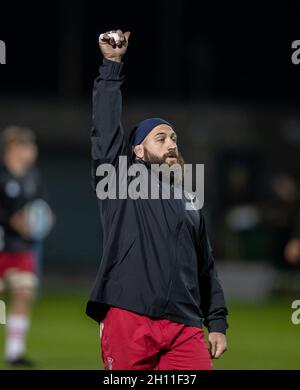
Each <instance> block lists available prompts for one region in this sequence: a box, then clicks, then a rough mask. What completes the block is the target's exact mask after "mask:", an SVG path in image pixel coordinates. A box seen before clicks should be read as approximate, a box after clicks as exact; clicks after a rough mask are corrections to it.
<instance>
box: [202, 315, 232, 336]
mask: <svg viewBox="0 0 300 390" xmlns="http://www.w3.org/2000/svg"><path fill="white" fill-rule="evenodd" d="M227 328H228V324H227V321H226V320H225V319H222V318H221V319H218V320H211V321H209V323H208V324H207V329H208V331H209V333H211V332H219V333H223V334H226V329H227Z"/></svg>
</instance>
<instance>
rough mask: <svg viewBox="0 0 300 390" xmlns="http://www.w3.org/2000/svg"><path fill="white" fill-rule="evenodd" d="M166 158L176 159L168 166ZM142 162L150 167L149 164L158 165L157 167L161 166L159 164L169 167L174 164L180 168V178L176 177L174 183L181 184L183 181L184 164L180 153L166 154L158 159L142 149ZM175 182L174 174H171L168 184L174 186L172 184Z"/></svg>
mask: <svg viewBox="0 0 300 390" xmlns="http://www.w3.org/2000/svg"><path fill="white" fill-rule="evenodd" d="M168 157H176V160H175V161H174V162H171V163H170V164H168V163H167V158H168ZM144 161H145V162H146V164H148V165H151V164H158V165H161V164H167V165H169V166H170V167H171V166H172V165H174V164H179V165H180V167H181V172H182V173H181V174H180V177H178V175H177V179H176V182H177V183H178V184H180V183H181V184H182V183H183V180H184V164H185V161H184V159H183V157H182V155H181V153H179V152H177V153H176V152H174V151H171V152H168V153H165V154H164V155H163V156H162V157H158V156H156V155H154V154H152V153H150V152H149V151H148V150H147V149H144ZM174 181H175V177H174V173H173V172H171V175H170V184H175V183H174Z"/></svg>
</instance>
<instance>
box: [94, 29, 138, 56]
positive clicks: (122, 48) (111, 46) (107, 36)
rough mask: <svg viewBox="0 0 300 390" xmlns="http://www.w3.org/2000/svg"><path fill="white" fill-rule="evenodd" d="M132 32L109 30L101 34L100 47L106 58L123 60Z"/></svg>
mask: <svg viewBox="0 0 300 390" xmlns="http://www.w3.org/2000/svg"><path fill="white" fill-rule="evenodd" d="M129 37H130V32H129V31H126V32H125V33H123V31H122V30H112V31H107V32H105V33H103V34H100V36H99V47H100V50H101V53H102V54H103V56H104V58H106V59H108V60H111V61H116V62H121V61H122V57H123V56H124V54H125V53H126V51H127V47H128V40H129Z"/></svg>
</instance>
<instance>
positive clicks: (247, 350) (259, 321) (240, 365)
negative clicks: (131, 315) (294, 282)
mask: <svg viewBox="0 0 300 390" xmlns="http://www.w3.org/2000/svg"><path fill="white" fill-rule="evenodd" d="M87 296H88V294H87V293H86V292H82V293H79V292H77V293H75V294H74V293H72V294H71V293H69V294H67V293H64V294H55V293H51V294H49V293H48V294H46V293H45V294H43V296H42V297H41V298H40V299H39V300H38V301H37V302H36V304H35V307H34V311H33V316H32V328H31V332H30V335H29V338H28V356H30V357H31V358H32V359H34V360H35V361H36V363H37V367H36V368H37V369H46V370H47V369H70V370H84V369H102V364H101V362H100V353H99V350H100V348H99V340H98V334H99V332H98V326H97V324H96V323H95V322H94V321H92V320H90V319H89V318H88V317H87V316H86V315H85V314H84V310H85V303H86V297H87ZM290 306H291V301H290V300H277V301H273V302H270V303H264V304H260V305H257V304H244V303H243V304H242V303H234V302H228V307H229V310H230V318H229V320H230V329H229V330H228V346H229V348H228V351H227V352H226V354H225V355H224V356H223V357H222V358H221V359H219V360H218V361H214V362H215V363H214V367H215V369H271V370H277V369H300V325H293V324H292V323H291V319H290V318H291V312H292V311H291V308H290ZM4 330H5V329H4V326H3V325H0V349H1V351H3V347H4ZM0 369H7V367H6V365H5V364H4V363H3V361H2V359H1V361H0Z"/></svg>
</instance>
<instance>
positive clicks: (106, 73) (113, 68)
mask: <svg viewBox="0 0 300 390" xmlns="http://www.w3.org/2000/svg"><path fill="white" fill-rule="evenodd" d="M123 66H124V63H123V62H116V61H110V60H107V59H106V58H103V62H102V65H100V67H99V73H100V77H101V79H102V80H123V78H124V76H123V74H122V70H123Z"/></svg>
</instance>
